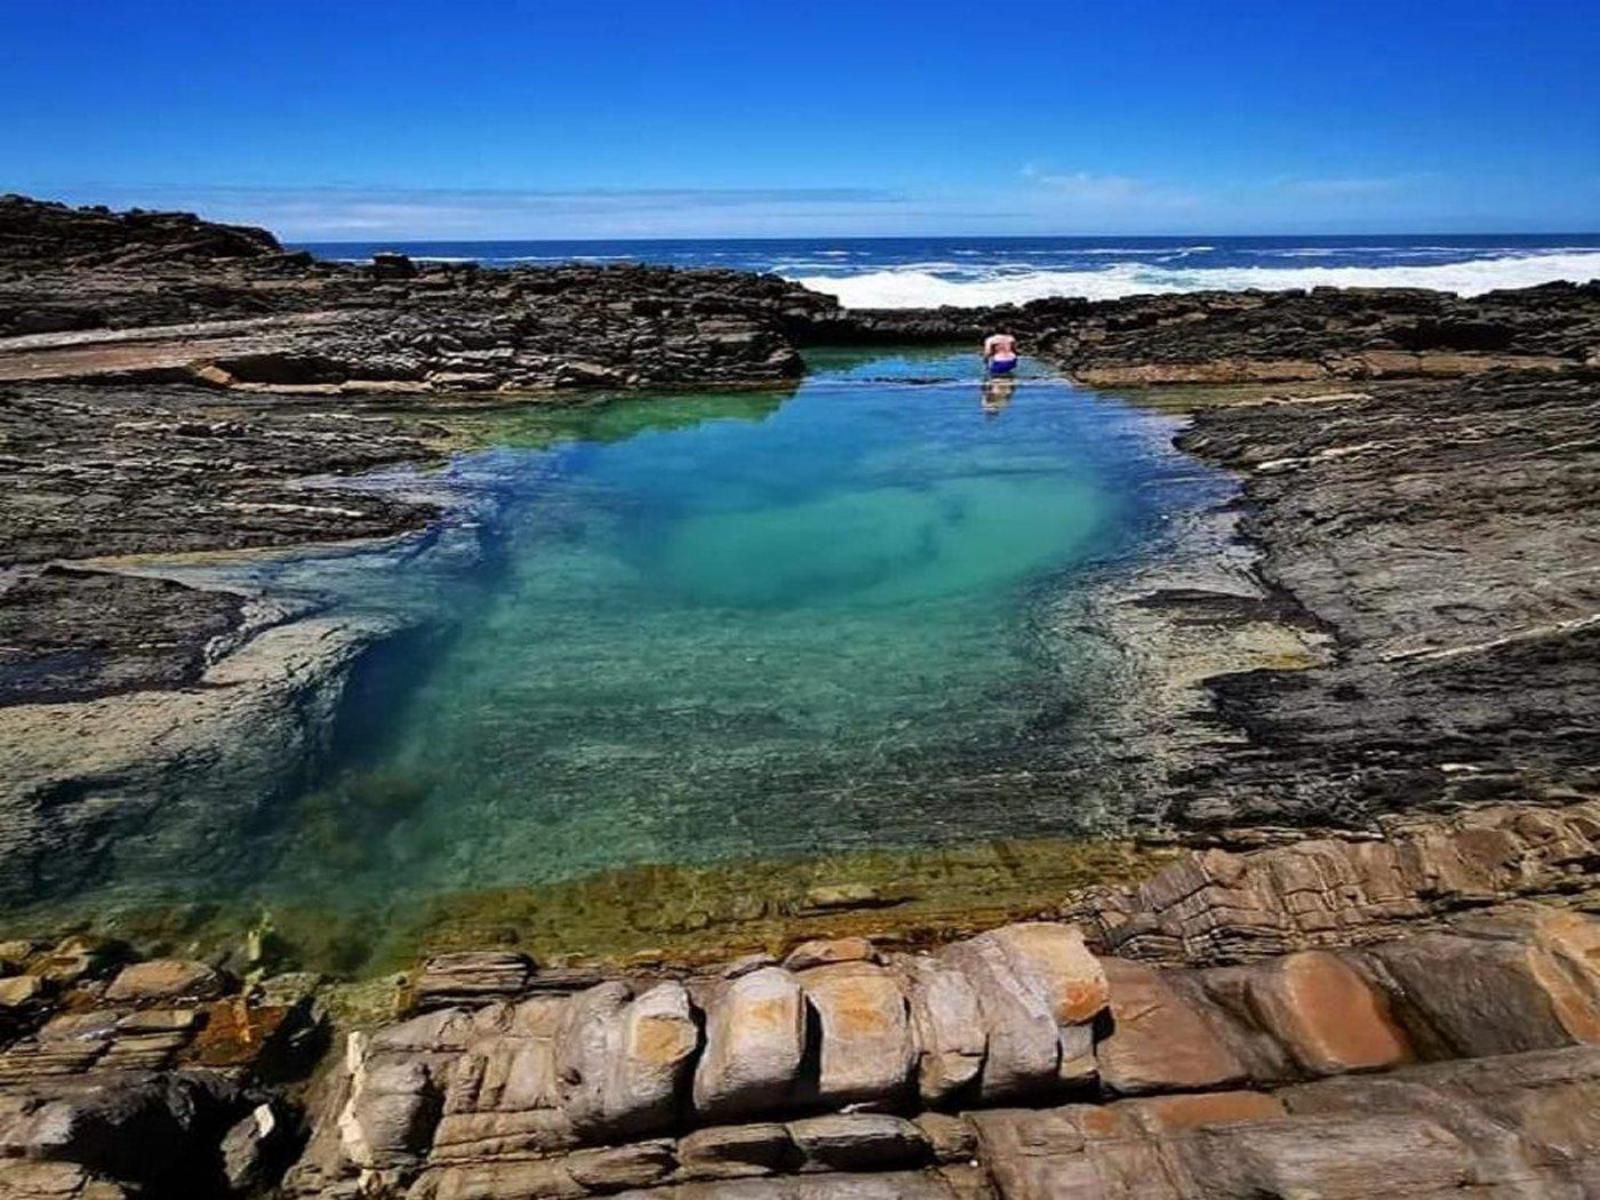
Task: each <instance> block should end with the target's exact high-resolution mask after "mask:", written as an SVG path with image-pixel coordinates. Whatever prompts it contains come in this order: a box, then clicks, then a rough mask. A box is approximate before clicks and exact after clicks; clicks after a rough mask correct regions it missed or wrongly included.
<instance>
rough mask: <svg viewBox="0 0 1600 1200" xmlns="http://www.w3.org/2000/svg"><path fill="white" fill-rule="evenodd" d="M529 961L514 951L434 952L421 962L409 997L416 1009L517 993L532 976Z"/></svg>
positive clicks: (468, 1002) (479, 1000)
mask: <svg viewBox="0 0 1600 1200" xmlns="http://www.w3.org/2000/svg"><path fill="white" fill-rule="evenodd" d="M533 969H534V968H533V960H532V959H531V958H529V957H528V956H527V955H526V954H522V953H520V952H519V951H515V950H473V951H465V952H461V953H455V954H436V955H434V956H433V957H432V958H429V959H428V960H427V961H426V962H424V963H423V964H422V970H421V971H420V972H418V974H417V978H416V980H415V982H414V983H413V984H412V989H411V991H412V997H413V1002H414V1004H415V1006H416V1007H417V1008H419V1009H424V1010H426V1009H434V1008H446V1007H449V1006H450V1005H454V1004H473V1003H480V1004H481V1003H482V1002H484V1001H485V1000H512V999H516V998H517V997H518V996H521V995H522V993H523V992H524V991H525V990H526V989H527V986H528V983H529V981H530V980H531V979H532V978H533Z"/></svg>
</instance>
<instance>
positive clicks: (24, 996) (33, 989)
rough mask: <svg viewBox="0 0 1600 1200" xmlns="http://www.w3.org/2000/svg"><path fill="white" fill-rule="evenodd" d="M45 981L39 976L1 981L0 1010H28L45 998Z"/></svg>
mask: <svg viewBox="0 0 1600 1200" xmlns="http://www.w3.org/2000/svg"><path fill="white" fill-rule="evenodd" d="M44 992H45V986H44V980H42V979H40V978H39V977H38V976H37V975H13V976H11V977H10V978H8V979H0V1008H26V1007H28V1006H29V1005H32V1004H36V1003H38V1002H39V1001H40V1000H42V999H43V998H44Z"/></svg>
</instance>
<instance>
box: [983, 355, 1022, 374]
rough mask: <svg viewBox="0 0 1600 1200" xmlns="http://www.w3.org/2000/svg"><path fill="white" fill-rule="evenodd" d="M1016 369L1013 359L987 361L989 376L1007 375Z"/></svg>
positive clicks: (1015, 362) (1015, 361)
mask: <svg viewBox="0 0 1600 1200" xmlns="http://www.w3.org/2000/svg"><path fill="white" fill-rule="evenodd" d="M1016 369H1017V360H1016V359H1014V358H991V359H990V360H989V374H991V375H1009V374H1011V372H1012V371H1015V370H1016Z"/></svg>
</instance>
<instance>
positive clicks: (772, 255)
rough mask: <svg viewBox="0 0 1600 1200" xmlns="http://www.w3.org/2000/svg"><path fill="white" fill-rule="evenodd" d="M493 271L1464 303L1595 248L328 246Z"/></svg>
mask: <svg viewBox="0 0 1600 1200" xmlns="http://www.w3.org/2000/svg"><path fill="white" fill-rule="evenodd" d="M307 248H308V249H310V250H312V251H313V252H314V253H316V254H318V255H320V256H322V257H324V258H332V259H352V260H358V261H364V260H366V259H367V258H369V257H370V256H371V255H372V253H373V252H374V251H377V250H385V249H398V250H403V251H405V252H407V253H409V254H412V255H415V256H416V257H418V258H432V259H444V260H457V261H477V262H483V263H488V264H491V265H495V266H516V265H522V264H531V265H546V266H547V265H550V264H553V263H561V262H572V261H580V262H596V263H608V262H646V263H655V264H660V265H664V266H677V267H729V268H737V269H740V270H748V271H774V272H777V273H778V274H780V275H784V276H786V277H787V278H790V279H796V280H799V281H800V282H802V283H805V284H807V285H808V286H810V287H813V288H815V289H817V290H818V291H823V292H831V293H833V294H834V295H837V296H838V297H839V299H840V301H841V302H842V303H843V304H845V305H846V306H847V307H854V308H872V307H882V308H906V307H911V308H914V307H921V306H931V305H939V304H954V305H984V304H1002V303H1006V302H1018V303H1020V302H1023V301H1027V300H1035V299H1040V298H1042V297H1046V296H1086V297H1089V298H1091V299H1111V298H1114V297H1118V296H1131V295H1137V294H1141V293H1150V292H1188V291H1201V290H1208V289H1224V290H1229V289H1241V288H1262V289H1267V290H1277V289H1285V288H1309V287H1319V286H1330V287H1425V288H1437V289H1440V290H1443V291H1453V292H1460V293H1463V294H1476V293H1479V292H1484V291H1489V290H1492V289H1494V288H1509V287H1528V286H1531V285H1533V284H1538V283H1546V282H1549V281H1551V280H1557V279H1568V280H1574V281H1577V282H1583V281H1585V280H1589V279H1594V278H1600V234H1596V233H1593V232H1591V233H1586V234H1495V233H1487V234H1453V235H1442V234H1413V235H1390V236H1377V235H1365V234H1363V235H1354V236H1345V237H1270V238H1268V237H1182V238H1173V237H1165V238H1162V237H1143V238H1129V237H1097V238H1076V237H1034V238H833V239H828V238H805V239H799V238H794V239H770V238H752V239H697V240H688V239H685V240H661V241H537V242H534V241H527V242H516V241H512V242H400V243H394V242H386V243H381V244H380V243H358V242H346V243H340V242H334V243H320V244H313V245H310V246H309V247H307Z"/></svg>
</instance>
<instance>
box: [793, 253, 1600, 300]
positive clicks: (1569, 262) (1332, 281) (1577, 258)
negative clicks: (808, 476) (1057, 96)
mask: <svg viewBox="0 0 1600 1200" xmlns="http://www.w3.org/2000/svg"><path fill="white" fill-rule="evenodd" d="M968 270H969V271H970V268H968ZM1558 279H1568V280H1573V281H1575V282H1579V283H1582V282H1585V281H1587V280H1590V279H1600V251H1596V250H1585V251H1582V252H1576V253H1564V254H1531V255H1530V254H1524V255H1510V256H1507V257H1503V258H1488V259H1478V260H1475V261H1469V262H1456V263H1435V264H1430V265H1426V266H1422V265H1418V266H1388V267H1311V266H1303V267H1188V268H1176V267H1161V266H1153V265H1151V264H1148V263H1112V264H1110V265H1108V266H1105V267H1102V268H1099V269H1098V270H1093V271H1052V270H1018V265H1017V264H1011V265H1010V266H1009V268H1008V270H1007V271H1006V272H1005V273H1003V274H1002V273H999V272H994V271H986V272H984V273H983V274H982V275H981V276H980V277H977V278H970V277H968V278H961V279H948V278H944V277H942V276H940V275H937V274H934V273H932V272H930V271H928V270H926V269H922V265H921V264H917V265H915V266H908V267H904V268H900V269H898V270H890V271H870V272H867V273H865V274H861V275H846V276H825V275H824V276H799V277H798V278H797V280H796V281H797V282H799V283H803V284H805V285H806V286H807V287H810V288H813V289H814V290H816V291H819V292H827V293H829V294H831V295H834V296H837V297H838V298H839V302H840V303H841V304H843V305H844V306H845V307H846V308H932V307H937V306H939V305H945V304H949V305H955V306H957V307H963V308H973V307H979V306H982V305H988V304H1006V303H1013V304H1022V303H1026V302H1027V301H1029V300H1042V299H1044V298H1045V297H1048V296H1082V297H1085V298H1087V299H1090V300H1113V299H1116V298H1118V297H1121V296H1137V295H1141V294H1147V293H1152V292H1196V291H1213V290H1215V291H1242V290H1244V289H1246V288H1260V289H1262V290H1266V291H1280V290H1286V289H1292V288H1313V287H1415V288H1433V289H1435V290H1437V291H1444V292H1457V293H1459V294H1461V295H1463V296H1476V295H1480V294H1481V293H1483V292H1489V291H1494V290H1495V289H1497V288H1517V287H1531V286H1533V285H1534V284H1539V283H1550V282H1552V281H1554V280H1558Z"/></svg>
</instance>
